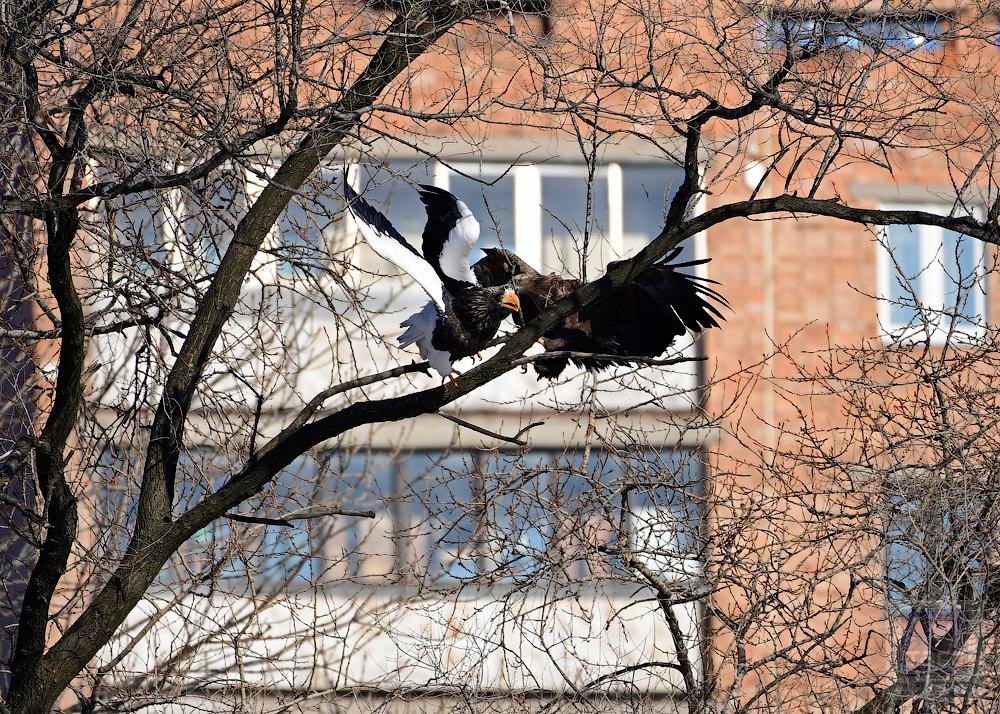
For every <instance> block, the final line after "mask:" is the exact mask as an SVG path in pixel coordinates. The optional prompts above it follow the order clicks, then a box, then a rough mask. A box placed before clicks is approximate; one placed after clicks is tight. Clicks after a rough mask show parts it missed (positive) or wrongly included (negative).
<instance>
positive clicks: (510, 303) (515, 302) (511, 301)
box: [500, 290, 521, 312]
mask: <svg viewBox="0 0 1000 714" xmlns="http://www.w3.org/2000/svg"><path fill="white" fill-rule="evenodd" d="M500 302H501V303H502V304H503V305H504V306H506V307H509V308H510V309H511V310H513V311H514V312H521V301H520V300H519V299H518V297H517V293H515V292H514V291H513V290H510V291H508V292H506V293H504V296H503V298H502V299H501V300H500Z"/></svg>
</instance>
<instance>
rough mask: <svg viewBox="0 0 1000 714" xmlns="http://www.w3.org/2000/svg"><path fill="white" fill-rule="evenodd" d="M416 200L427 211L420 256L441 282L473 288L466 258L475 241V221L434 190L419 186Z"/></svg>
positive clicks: (463, 207)
mask: <svg viewBox="0 0 1000 714" xmlns="http://www.w3.org/2000/svg"><path fill="white" fill-rule="evenodd" d="M420 200H421V201H423V203H424V207H425V208H426V209H427V225H426V226H424V235H423V239H424V243H423V250H424V256H425V257H426V258H427V261H428V262H429V263H430V264H431V265H432V266H434V268H435V269H436V270H437V271H438V274H439V275H440V276H441V277H442V279H443V280H447V279H451V280H458V281H461V282H464V283H472V284H473V285H475V284H476V276H475V275H474V273H473V271H472V268H470V267H469V256H470V255H472V249H473V248H474V247H475V245H476V241H477V240H479V221H477V220H476V217H475V216H474V215H473V214H472V211H470V210H469V207H468V206H466V205H465V203H464V202H462V201H460V200H458V199H457V198H456V197H455V196H453V195H452V194H450V193H449V192H448V191H445V190H444V189H443V188H438V187H437V186H428V185H426V184H421V185H420Z"/></svg>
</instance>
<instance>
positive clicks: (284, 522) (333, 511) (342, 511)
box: [226, 507, 375, 528]
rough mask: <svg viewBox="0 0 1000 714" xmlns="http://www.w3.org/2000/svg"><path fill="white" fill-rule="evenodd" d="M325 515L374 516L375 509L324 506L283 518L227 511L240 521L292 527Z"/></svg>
mask: <svg viewBox="0 0 1000 714" xmlns="http://www.w3.org/2000/svg"><path fill="white" fill-rule="evenodd" d="M324 516H357V517H358V518H374V517H375V511H372V510H367V511H362V510H358V509H354V508H336V507H335V508H324V509H322V510H319V511H307V512H306V513H300V514H298V515H291V516H283V517H281V518H265V517H264V516H244V515H241V514H239V513H227V514H226V518H228V519H229V520H231V521H239V522H240V523H255V524H258V525H263V526H281V527H283V528H291V527H292V523H293V522H294V521H305V520H309V519H311V518H322V517H324Z"/></svg>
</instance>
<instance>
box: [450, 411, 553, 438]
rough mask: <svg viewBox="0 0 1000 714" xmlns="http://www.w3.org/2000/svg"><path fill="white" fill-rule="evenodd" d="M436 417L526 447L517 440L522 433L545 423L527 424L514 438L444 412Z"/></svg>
mask: <svg viewBox="0 0 1000 714" xmlns="http://www.w3.org/2000/svg"><path fill="white" fill-rule="evenodd" d="M437 415H438V416H440V417H444V418H445V419H447V420H448V421H451V422H454V423H456V424H458V425H459V426H464V427H465V428H466V429H472V430H473V431H476V432H479V433H480V434H484V435H486V436H492V437H493V438H494V439H499V440H500V441H506V442H508V443H511V444H517V445H518V446H527V445H528V442H526V441H521V440H520V439H519V438H518V437H519V436H521V434H523V433H524V432H526V431H527V430H528V429H531V428H532V427H536V426H541V425H542V424H544V423H545V422H540V421H536V422H535V423H533V424H528V426H526V427H524V428H523V429H521V431H519V432H517V433H516V434H515V435H514V436H504V435H503V434H497V433H495V432H492V431H490V430H489V429H484V428H483V427H481V426H476V425H475V424H472V423H471V422H467V421H465V420H464V419H459V418H458V417H456V416H452V415H451V414H445V413H444V412H437Z"/></svg>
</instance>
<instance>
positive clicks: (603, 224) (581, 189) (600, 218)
mask: <svg viewBox="0 0 1000 714" xmlns="http://www.w3.org/2000/svg"><path fill="white" fill-rule="evenodd" d="M586 215H587V178H586V175H583V174H581V175H579V176H564V175H558V174H545V173H544V172H543V173H542V255H543V256H544V261H545V268H546V269H547V270H555V271H562V270H566V271H568V272H570V273H572V274H574V275H576V274H578V273H579V272H580V251H581V250H582V249H583V238H584V227H585V225H586V223H585V221H586ZM607 225H608V182H607V179H606V178H604V177H603V176H598V177H597V178H595V180H594V182H593V200H592V203H591V224H590V230H591V233H590V246H589V250H590V251H595V252H596V250H597V248H598V245H597V242H598V241H599V240H601V239H602V237H603V236H604V235H605V234H606V232H607Z"/></svg>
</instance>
